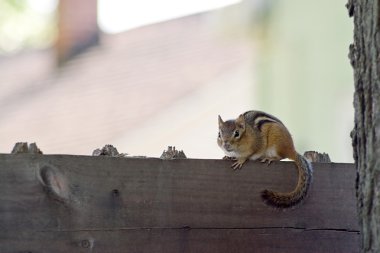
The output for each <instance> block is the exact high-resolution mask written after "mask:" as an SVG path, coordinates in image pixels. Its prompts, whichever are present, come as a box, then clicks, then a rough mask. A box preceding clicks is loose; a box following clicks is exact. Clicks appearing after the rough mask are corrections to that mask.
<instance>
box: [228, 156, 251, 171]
mask: <svg viewBox="0 0 380 253" xmlns="http://www.w3.org/2000/svg"><path fill="white" fill-rule="evenodd" d="M235 160H236V162H234V163H233V164H232V166H231V168H232V169H234V170H237V169H241V167H242V166H243V164H244V163H245V162H246V161H247V159H246V158H242V157H240V158H235Z"/></svg>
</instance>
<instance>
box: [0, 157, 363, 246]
mask: <svg viewBox="0 0 380 253" xmlns="http://www.w3.org/2000/svg"><path fill="white" fill-rule="evenodd" d="M230 163H231V162H230V161H222V160H193V159H184V160H160V159H133V158H131V159H124V158H111V157H86V156H64V155H48V156H47V155H43V156H42V155H28V154H26V155H0V192H1V195H0V252H2V253H3V252H169V253H170V252H199V251H201V252H358V249H359V242H358V241H359V239H358V238H359V233H358V225H357V214H356V203H355V193H354V180H355V170H354V167H353V165H352V164H334V163H329V164H326V163H324V164H314V181H313V185H312V187H311V190H310V194H309V197H308V198H307V199H306V201H305V202H304V203H303V204H302V205H300V206H299V207H297V208H295V209H292V210H287V211H278V210H274V209H272V208H270V207H267V206H266V205H265V204H264V203H262V201H261V199H260V191H261V190H263V189H265V188H268V189H273V190H291V189H292V188H293V187H294V186H295V181H296V170H295V166H294V164H293V163H292V162H277V163H273V164H272V165H270V166H269V167H267V166H266V165H264V164H261V163H255V162H249V163H247V164H246V165H245V166H244V167H243V169H242V170H240V171H232V170H231V169H230V168H229V166H230ZM41 175H42V176H41ZM49 180H50V181H49ZM85 246H87V247H85ZM279 249H284V251H281V250H279Z"/></svg>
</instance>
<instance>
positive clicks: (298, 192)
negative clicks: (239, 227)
mask: <svg viewBox="0 0 380 253" xmlns="http://www.w3.org/2000/svg"><path fill="white" fill-rule="evenodd" d="M218 120H219V133H218V140H217V142H218V145H219V147H220V148H221V149H222V150H223V151H224V153H225V154H226V157H224V158H227V159H232V160H235V162H234V163H233V164H232V166H231V167H232V168H233V169H234V170H236V169H240V168H241V167H242V166H243V164H244V163H245V162H246V161H247V160H248V159H250V160H260V161H261V162H266V163H268V165H269V164H270V163H271V162H272V161H277V160H281V159H284V158H289V159H291V160H293V161H294V162H295V164H296V166H297V169H298V183H297V186H296V188H295V189H294V190H293V191H291V192H288V193H283V192H274V191H270V190H264V191H262V193H261V197H262V199H263V200H264V202H265V203H267V204H268V205H271V206H274V207H277V208H289V207H293V206H295V205H297V204H299V203H300V202H301V201H302V200H303V199H304V198H305V196H306V194H307V191H308V188H309V186H310V183H311V181H312V167H311V164H310V163H309V162H308V161H307V160H306V158H305V157H303V156H302V155H300V154H299V153H297V151H296V150H295V148H294V144H293V140H292V137H291V135H290V133H289V131H288V129H287V128H286V127H285V126H284V124H283V123H282V122H281V121H280V120H279V119H278V118H276V117H274V116H272V115H270V114H268V113H265V112H261V111H248V112H245V113H243V114H241V115H240V116H239V117H238V118H237V119H236V120H227V121H223V120H222V118H221V117H220V116H218Z"/></svg>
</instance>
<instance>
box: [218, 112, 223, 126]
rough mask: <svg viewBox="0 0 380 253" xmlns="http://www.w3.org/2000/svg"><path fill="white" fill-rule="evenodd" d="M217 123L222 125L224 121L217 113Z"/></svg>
mask: <svg viewBox="0 0 380 253" xmlns="http://www.w3.org/2000/svg"><path fill="white" fill-rule="evenodd" d="M218 123H219V126H222V125H223V124H224V121H223V120H222V117H220V115H218Z"/></svg>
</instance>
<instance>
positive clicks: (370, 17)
mask: <svg viewBox="0 0 380 253" xmlns="http://www.w3.org/2000/svg"><path fill="white" fill-rule="evenodd" d="M347 8H348V12H349V15H350V16H353V17H354V43H353V44H351V45H350V53H349V58H350V61H351V64H352V67H353V70H354V82H355V93H354V107H355V127H354V129H353V131H352V133H351V137H352V144H353V149H354V159H355V164H356V169H357V178H356V193H357V204H358V214H359V225H360V227H361V250H362V252H380V63H379V60H380V0H373V1H368V0H349V1H348V3H347Z"/></svg>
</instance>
